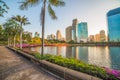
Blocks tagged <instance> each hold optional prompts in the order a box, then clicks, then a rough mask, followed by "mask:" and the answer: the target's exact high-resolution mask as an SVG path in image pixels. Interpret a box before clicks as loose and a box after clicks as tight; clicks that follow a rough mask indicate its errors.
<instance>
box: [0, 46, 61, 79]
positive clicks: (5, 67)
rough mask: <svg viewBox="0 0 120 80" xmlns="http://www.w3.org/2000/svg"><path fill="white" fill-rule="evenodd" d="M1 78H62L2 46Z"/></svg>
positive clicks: (0, 60)
mask: <svg viewBox="0 0 120 80" xmlns="http://www.w3.org/2000/svg"><path fill="white" fill-rule="evenodd" d="M0 80H60V79H58V78H57V77H55V76H53V75H51V74H49V73H47V72H45V71H44V70H43V69H41V68H40V67H39V68H38V66H35V65H34V64H33V63H31V62H29V61H28V60H26V59H24V58H23V57H21V56H18V55H17V54H15V53H13V52H12V51H10V50H8V49H7V48H5V47H4V46H0Z"/></svg>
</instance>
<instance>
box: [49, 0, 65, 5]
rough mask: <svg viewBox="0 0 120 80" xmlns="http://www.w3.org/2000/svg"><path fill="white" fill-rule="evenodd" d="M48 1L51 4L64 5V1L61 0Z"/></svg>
mask: <svg viewBox="0 0 120 80" xmlns="http://www.w3.org/2000/svg"><path fill="white" fill-rule="evenodd" d="M49 3H50V4H51V5H53V6H56V7H58V6H65V2H64V1H63V0H49Z"/></svg>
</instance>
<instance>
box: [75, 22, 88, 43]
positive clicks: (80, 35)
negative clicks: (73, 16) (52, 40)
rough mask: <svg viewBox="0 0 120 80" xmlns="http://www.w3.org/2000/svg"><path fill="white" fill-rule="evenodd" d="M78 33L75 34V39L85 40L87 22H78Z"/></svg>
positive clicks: (86, 36)
mask: <svg viewBox="0 0 120 80" xmlns="http://www.w3.org/2000/svg"><path fill="white" fill-rule="evenodd" d="M77 29H78V31H77V32H78V34H77V41H78V42H81V41H82V42H87V38H88V27H87V22H81V23H79V24H78V28H77Z"/></svg>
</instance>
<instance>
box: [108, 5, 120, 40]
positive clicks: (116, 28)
mask: <svg viewBox="0 0 120 80" xmlns="http://www.w3.org/2000/svg"><path fill="white" fill-rule="evenodd" d="M107 20H108V41H109V42H120V7H119V8H116V9H113V10H110V11H109V12H108V13H107Z"/></svg>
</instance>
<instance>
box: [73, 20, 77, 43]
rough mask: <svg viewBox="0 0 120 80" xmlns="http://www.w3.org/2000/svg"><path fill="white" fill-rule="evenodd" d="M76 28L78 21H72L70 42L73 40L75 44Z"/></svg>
mask: <svg viewBox="0 0 120 80" xmlns="http://www.w3.org/2000/svg"><path fill="white" fill-rule="evenodd" d="M77 26H78V20H77V19H73V23H72V40H74V41H75V42H77V33H78V32H77V31H78V29H77Z"/></svg>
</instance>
